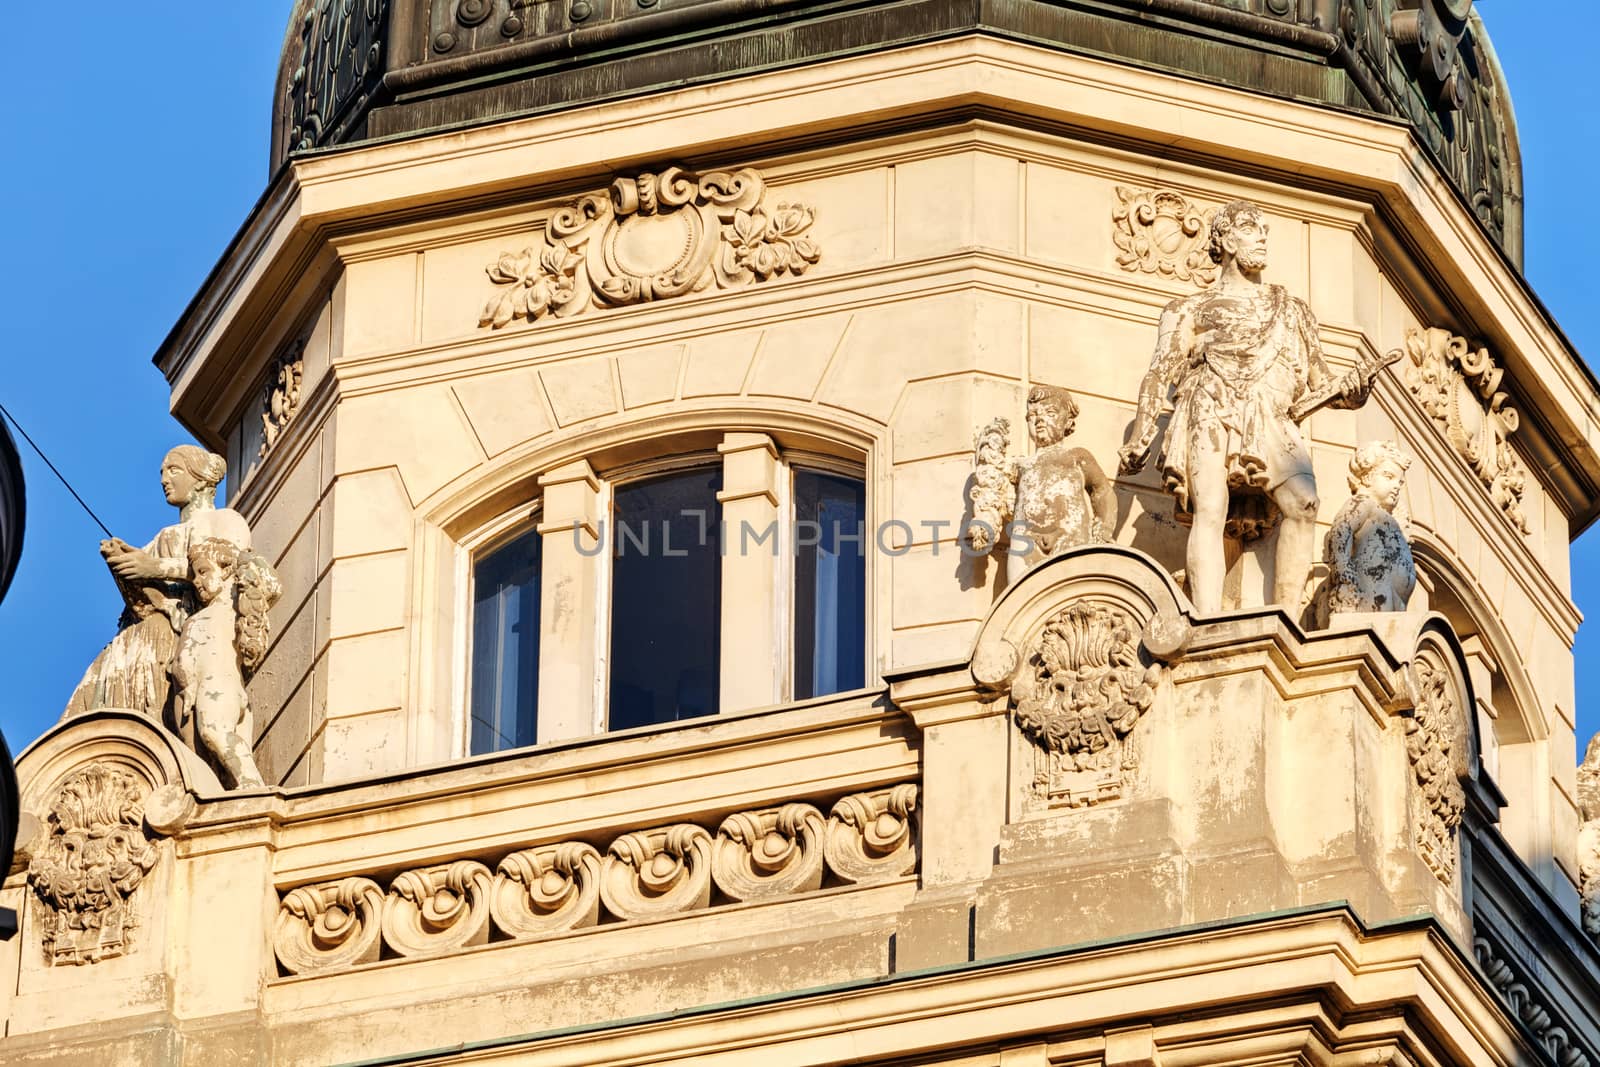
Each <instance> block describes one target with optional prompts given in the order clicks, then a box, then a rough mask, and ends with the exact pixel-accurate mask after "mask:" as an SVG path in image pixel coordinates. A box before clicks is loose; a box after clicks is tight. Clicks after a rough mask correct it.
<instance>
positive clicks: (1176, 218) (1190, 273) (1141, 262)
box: [1111, 185, 1221, 285]
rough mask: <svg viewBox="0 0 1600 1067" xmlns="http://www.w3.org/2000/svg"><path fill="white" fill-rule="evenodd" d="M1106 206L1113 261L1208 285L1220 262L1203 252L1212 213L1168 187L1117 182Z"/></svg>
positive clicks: (1206, 251) (1143, 271)
mask: <svg viewBox="0 0 1600 1067" xmlns="http://www.w3.org/2000/svg"><path fill="white" fill-rule="evenodd" d="M1116 192H1117V204H1116V206H1115V207H1113V208H1112V209H1111V222H1112V227H1113V228H1112V231H1111V239H1112V240H1113V241H1114V242H1116V246H1117V266H1119V267H1121V268H1122V269H1123V270H1126V271H1137V272H1140V273H1144V274H1156V275H1160V276H1161V277H1163V278H1172V279H1175V280H1177V281H1182V282H1194V283H1195V284H1197V285H1210V284H1211V283H1212V282H1214V281H1216V280H1217V272H1218V271H1219V270H1220V269H1221V267H1220V265H1219V264H1217V263H1216V262H1215V261H1213V260H1212V258H1211V254H1210V252H1209V251H1208V248H1207V246H1208V243H1209V233H1208V230H1209V227H1210V225H1211V215H1212V213H1213V212H1211V211H1206V212H1202V211H1201V210H1200V208H1198V207H1197V206H1195V205H1194V204H1193V203H1191V202H1190V201H1189V199H1188V198H1187V197H1185V196H1183V195H1182V194H1180V193H1175V192H1172V191H1171V190H1169V189H1129V188H1128V187H1126V186H1122V185H1119V186H1117V189H1116Z"/></svg>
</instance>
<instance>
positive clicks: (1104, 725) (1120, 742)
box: [1011, 601, 1162, 807]
mask: <svg viewBox="0 0 1600 1067" xmlns="http://www.w3.org/2000/svg"><path fill="white" fill-rule="evenodd" d="M1139 630H1140V628H1139V625H1138V623H1137V622H1135V621H1134V619H1133V618H1132V616H1130V615H1129V614H1128V613H1127V612H1126V611H1124V610H1122V609H1121V608H1118V607H1114V606H1112V605H1110V604H1103V603H1098V602H1093V601H1084V602H1081V603H1077V604H1073V605H1072V606H1070V607H1068V608H1066V609H1064V610H1063V611H1061V612H1059V613H1058V614H1057V615H1056V616H1055V617H1054V618H1052V619H1050V621H1048V622H1047V623H1045V626H1044V631H1043V632H1042V633H1040V635H1039V637H1038V639H1037V641H1035V642H1034V645H1033V647H1032V649H1031V651H1030V652H1029V654H1028V656H1027V658H1026V661H1025V665H1024V667H1023V669H1022V671H1021V672H1020V674H1019V676H1018V678H1017V680H1016V681H1015V682H1013V683H1012V686H1011V701H1012V706H1013V708H1014V709H1015V715H1016V721H1017V726H1018V728H1019V729H1020V730H1021V731H1022V734H1023V736H1024V737H1026V738H1027V739H1028V740H1029V741H1032V742H1033V744H1034V748H1035V750H1036V759H1035V764H1034V767H1035V770H1034V780H1033V785H1034V789H1035V792H1036V793H1037V795H1038V796H1040V797H1041V798H1042V799H1044V800H1045V801H1046V802H1047V803H1048V804H1049V805H1051V806H1066V807H1083V806H1086V805H1090V804H1097V803H1100V802H1101V801H1106V800H1115V799H1116V798H1118V797H1120V796H1122V795H1123V792H1124V790H1125V788H1126V785H1127V778H1128V772H1130V771H1131V770H1133V768H1134V767H1135V765H1136V761H1135V758H1134V752H1133V750H1132V748H1131V747H1130V746H1129V745H1128V743H1127V737H1128V735H1129V733H1130V732H1132V730H1133V728H1134V726H1136V725H1137V724H1138V722H1139V719H1140V717H1141V716H1143V715H1144V713H1145V712H1147V711H1149V710H1150V706H1151V704H1153V703H1154V702H1155V695H1156V686H1157V685H1158V684H1160V681H1161V677H1162V668H1161V666H1160V664H1157V663H1153V662H1150V661H1149V660H1148V659H1147V658H1146V657H1145V655H1144V653H1143V652H1142V650H1141V648H1140V643H1139Z"/></svg>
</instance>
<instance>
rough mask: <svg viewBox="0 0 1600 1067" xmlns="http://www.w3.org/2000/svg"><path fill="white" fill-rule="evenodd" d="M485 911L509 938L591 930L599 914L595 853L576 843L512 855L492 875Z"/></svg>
mask: <svg viewBox="0 0 1600 1067" xmlns="http://www.w3.org/2000/svg"><path fill="white" fill-rule="evenodd" d="M489 910H490V913H491V914H492V915H493V916H494V922H495V926H496V927H498V928H499V929H500V930H501V931H502V932H504V933H505V934H506V935H507V936H509V937H536V936H538V935H540V934H548V933H554V932H556V931H559V930H571V929H574V928H577V927H581V926H593V925H594V924H595V923H596V922H597V921H598V919H599V916H600V853H599V852H597V851H595V849H594V848H593V847H592V846H590V845H586V844H584V843H583V842H581V841H569V842H566V843H565V844H560V845H550V846H547V847H545V848H532V849H525V850H523V851H521V852H513V853H512V854H511V855H509V856H507V857H506V858H505V859H503V860H501V861H500V866H499V868H498V869H497V870H496V872H495V880H494V890H493V892H492V893H491V894H490V896H489Z"/></svg>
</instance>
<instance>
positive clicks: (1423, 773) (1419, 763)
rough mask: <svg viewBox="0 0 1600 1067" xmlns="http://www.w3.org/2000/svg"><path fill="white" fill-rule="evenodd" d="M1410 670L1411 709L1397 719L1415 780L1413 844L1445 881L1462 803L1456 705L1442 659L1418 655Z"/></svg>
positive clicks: (1451, 868)
mask: <svg viewBox="0 0 1600 1067" xmlns="http://www.w3.org/2000/svg"><path fill="white" fill-rule="evenodd" d="M1411 672H1412V676H1413V685H1414V687H1415V688H1414V694H1413V695H1414V698H1415V701H1414V706H1413V709H1412V712H1411V715H1410V716H1408V717H1407V718H1405V719H1404V720H1402V721H1403V722H1404V723H1405V731H1406V755H1407V756H1408V757H1409V758H1410V760H1411V772H1412V775H1413V776H1414V778H1415V780H1416V786H1417V789H1416V792H1415V794H1414V797H1415V799H1416V802H1415V803H1414V805H1413V810H1414V813H1415V822H1416V842H1417V849H1418V851H1419V852H1421V853H1422V859H1423V862H1424V863H1426V864H1427V865H1428V869H1429V870H1431V871H1433V873H1434V874H1436V875H1437V876H1438V877H1439V881H1441V882H1443V883H1444V884H1445V885H1449V884H1451V882H1453V881H1454V880H1455V868H1456V828H1457V827H1459V826H1460V825H1461V812H1462V809H1464V808H1465V807H1466V803H1467V799H1466V793H1465V792H1464V791H1463V790H1462V788H1461V781H1460V779H1459V778H1458V777H1457V774H1456V762H1457V756H1456V754H1455V748H1456V745H1457V743H1458V735H1459V734H1460V723H1461V722H1462V718H1461V710H1460V709H1459V708H1458V707H1457V704H1456V697H1455V692H1454V688H1455V687H1454V685H1453V684H1452V682H1451V677H1450V674H1449V672H1448V671H1446V670H1445V668H1444V667H1443V666H1442V665H1440V664H1437V663H1435V662H1434V661H1433V660H1432V659H1431V658H1430V657H1426V656H1420V657H1418V658H1417V660H1416V662H1415V663H1414V664H1413V665H1412V668H1411Z"/></svg>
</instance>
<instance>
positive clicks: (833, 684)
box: [794, 469, 867, 700]
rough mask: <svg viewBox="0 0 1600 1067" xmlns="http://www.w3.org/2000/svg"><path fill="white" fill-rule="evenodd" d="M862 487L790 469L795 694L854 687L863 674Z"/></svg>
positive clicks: (826, 692)
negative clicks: (792, 528)
mask: <svg viewBox="0 0 1600 1067" xmlns="http://www.w3.org/2000/svg"><path fill="white" fill-rule="evenodd" d="M866 495H867V494H866V487H865V486H864V485H863V483H862V481H861V479H860V478H848V477H843V476H841V475H837V474H827V473H823V472H821V471H813V470H804V469H801V470H796V471H795V472H794V518H795V522H794V528H795V538H794V545H795V557H794V608H795V610H794V697H795V699H797V700H803V699H806V698H808V697H817V696H827V695H829V694H830V693H842V692H846V691H848V690H851V689H860V688H861V687H862V685H864V684H865V676H866V667H867V663H866V627H865V626H864V625H863V620H864V619H865V617H866V596H867V580H866V550H865V544H866V538H867V531H866V529H865V524H866V503H867V501H866Z"/></svg>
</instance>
